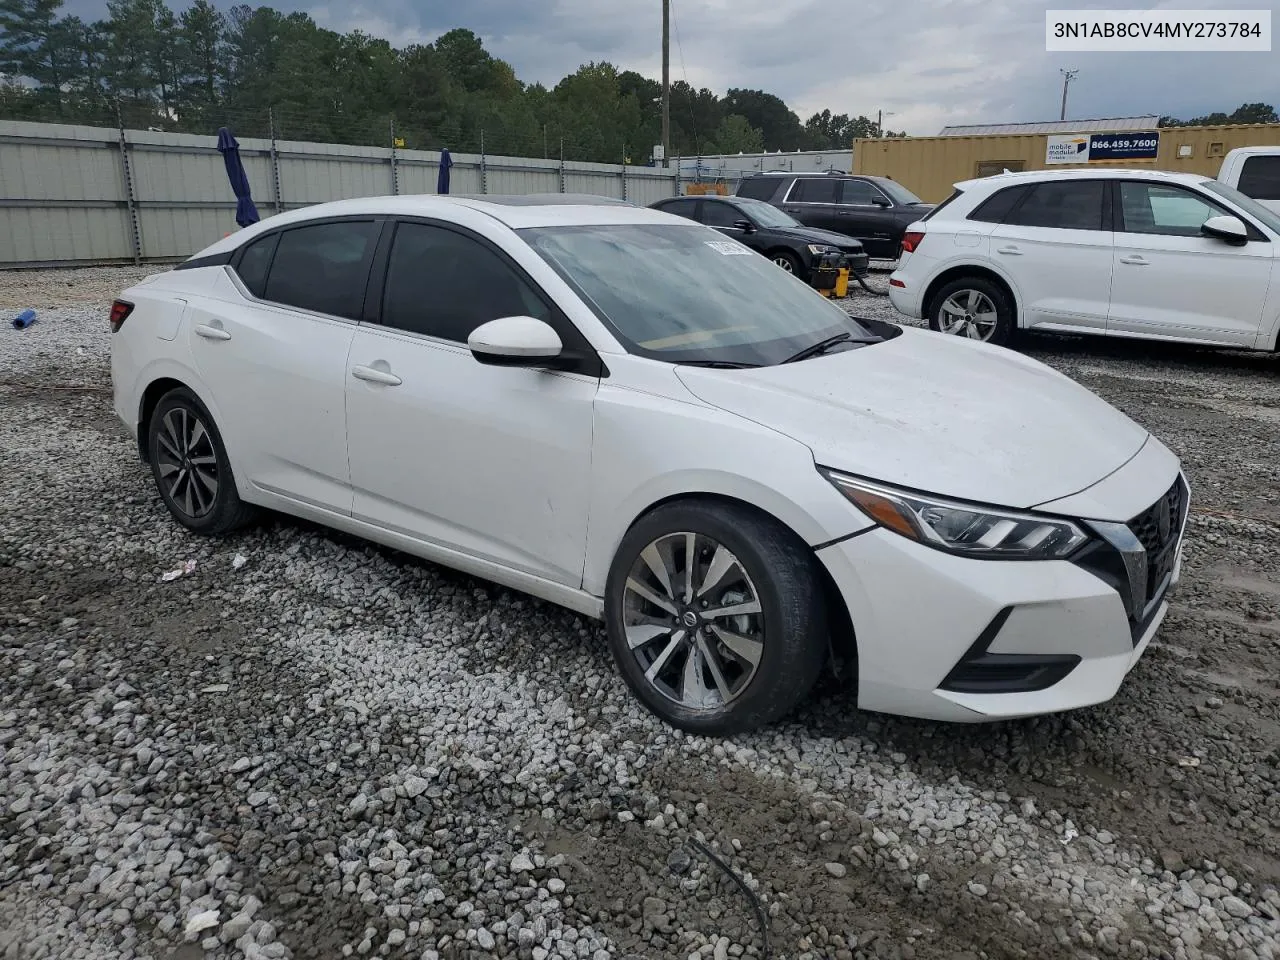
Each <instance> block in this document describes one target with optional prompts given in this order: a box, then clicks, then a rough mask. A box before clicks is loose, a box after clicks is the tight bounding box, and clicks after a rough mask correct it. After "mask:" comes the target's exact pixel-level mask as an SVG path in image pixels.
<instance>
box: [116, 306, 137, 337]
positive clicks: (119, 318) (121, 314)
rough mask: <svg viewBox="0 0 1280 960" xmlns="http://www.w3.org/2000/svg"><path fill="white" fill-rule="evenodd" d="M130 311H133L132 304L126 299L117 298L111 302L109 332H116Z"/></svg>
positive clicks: (127, 317)
mask: <svg viewBox="0 0 1280 960" xmlns="http://www.w3.org/2000/svg"><path fill="white" fill-rule="evenodd" d="M131 313H133V304H132V303H130V302H129V301H127V300H117V301H116V302H115V303H113V304H111V332H112V333H116V332H118V331H119V329H120V328H121V327H123V326H124V322H125V321H126V320H128V319H129V314H131Z"/></svg>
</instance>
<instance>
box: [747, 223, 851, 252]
mask: <svg viewBox="0 0 1280 960" xmlns="http://www.w3.org/2000/svg"><path fill="white" fill-rule="evenodd" d="M769 230H770V232H771V233H777V234H781V235H782V236H784V237H790V238H791V239H792V240H799V241H801V242H802V243H827V244H830V245H831V246H833V247H839V248H840V249H842V250H861V249H862V243H861V242H860V241H858V240H855V239H854V238H853V237H846V236H845V235H844V234H843V233H835V232H833V231H831V230H815V229H814V228H813V227H770V228H769Z"/></svg>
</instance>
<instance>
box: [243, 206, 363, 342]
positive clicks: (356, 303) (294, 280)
mask: <svg viewBox="0 0 1280 960" xmlns="http://www.w3.org/2000/svg"><path fill="white" fill-rule="evenodd" d="M379 226H380V224H378V223H376V222H375V221H373V220H352V221H346V222H342V223H319V224H316V225H315V226H312V227H297V228H296V229H293V230H286V231H284V232H283V233H282V234H280V243H279V246H278V247H277V248H276V255H275V259H273V260H272V261H271V273H270V275H269V276H268V277H267V285H266V293H265V295H264V297H263V299H264V300H270V301H271V302H273V303H283V304H286V305H288V306H291V307H301V308H302V309H304V310H315V311H317V312H318V313H327V314H331V315H332V316H335V317H346V318H347V319H348V320H359V319H360V312H361V308H362V307H363V306H364V290H365V285H366V284H367V282H368V279H369V261H370V259H372V257H373V246H374V244H375V243H376V242H377V240H378V228H379Z"/></svg>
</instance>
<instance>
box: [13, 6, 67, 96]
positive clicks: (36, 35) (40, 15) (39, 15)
mask: <svg viewBox="0 0 1280 960" xmlns="http://www.w3.org/2000/svg"><path fill="white" fill-rule="evenodd" d="M61 6H62V0H0V73H4V74H7V75H9V76H11V77H26V78H28V79H30V80H33V81H35V82H36V83H37V84H39V87H40V93H42V94H43V95H44V98H45V99H47V100H49V101H51V102H52V103H54V104H56V105H57V106H59V107H61V106H62V104H63V102H64V99H65V92H66V88H67V86H68V85H69V84H74V83H75V82H77V81H78V80H80V71H79V58H78V57H77V49H76V37H75V36H74V27H73V26H71V25H69V24H68V22H67V21H66V20H63V19H60V18H59V17H58V9H59V8H60V7H61ZM76 22H77V23H78V22H79V21H76Z"/></svg>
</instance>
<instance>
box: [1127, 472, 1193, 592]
mask: <svg viewBox="0 0 1280 960" xmlns="http://www.w3.org/2000/svg"><path fill="white" fill-rule="evenodd" d="M1187 494H1188V491H1187V488H1186V485H1185V484H1183V482H1182V478H1181V477H1179V478H1178V479H1177V480H1175V481H1174V482H1173V486H1171V487H1170V488H1169V489H1168V490H1167V491H1166V492H1165V494H1164V496H1162V497H1161V498H1160V499H1159V500H1157V501H1156V502H1155V503H1153V504H1152V505H1151V506H1150V507H1148V508H1147V509H1146V510H1144V511H1142V513H1140V514H1138V515H1137V516H1136V517H1134V518H1133V519H1132V520H1130V521H1129V529H1130V530H1132V531H1133V535H1134V536H1135V537H1137V538H1138V540H1139V541H1140V542H1141V543H1142V546H1143V549H1145V550H1146V551H1147V595H1146V597H1145V603H1146V604H1150V603H1151V601H1152V600H1154V599H1155V597H1156V596H1157V594H1158V593H1159V591H1161V590H1162V589H1163V588H1164V586H1165V580H1166V579H1167V578H1168V577H1169V576H1170V575H1171V574H1172V573H1173V568H1174V565H1175V564H1176V563H1177V562H1178V538H1179V537H1180V536H1181V534H1182V521H1183V518H1184V516H1185V515H1186V510H1187V499H1188V495H1187Z"/></svg>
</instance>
